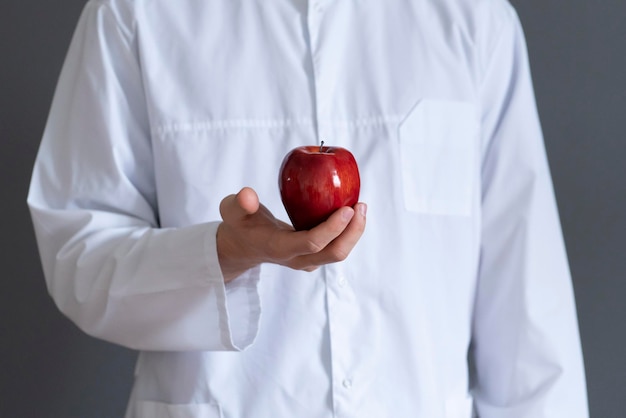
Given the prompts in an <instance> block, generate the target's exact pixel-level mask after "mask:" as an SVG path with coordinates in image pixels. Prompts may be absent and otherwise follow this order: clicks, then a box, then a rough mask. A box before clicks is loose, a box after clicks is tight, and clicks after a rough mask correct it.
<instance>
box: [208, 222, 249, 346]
mask: <svg viewBox="0 0 626 418" xmlns="http://www.w3.org/2000/svg"><path fill="white" fill-rule="evenodd" d="M218 227H219V222H212V223H209V224H208V231H207V235H206V240H205V249H206V257H207V262H208V265H209V272H210V275H211V276H212V280H216V281H218V282H219V286H218V288H219V290H218V309H219V312H220V324H219V326H220V337H221V341H222V345H223V346H224V348H225V349H226V350H234V351H241V350H244V349H246V348H247V347H249V346H250V345H251V344H252V343H253V342H254V340H255V338H256V335H257V333H258V329H259V321H260V317H261V302H260V296H259V291H258V283H259V278H260V275H261V267H260V266H257V267H254V268H252V269H250V270H248V271H246V272H244V273H243V274H241V275H240V276H239V277H237V278H236V279H234V280H231V281H230V282H228V283H225V282H224V276H223V275H222V270H221V267H220V263H219V259H218V256H217V241H216V236H217V228H218Z"/></svg>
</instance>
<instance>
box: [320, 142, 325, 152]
mask: <svg viewBox="0 0 626 418" xmlns="http://www.w3.org/2000/svg"><path fill="white" fill-rule="evenodd" d="M322 148H324V141H322V143H321V144H320V152H324V151H322Z"/></svg>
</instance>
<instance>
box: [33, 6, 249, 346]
mask: <svg viewBox="0 0 626 418" xmlns="http://www.w3.org/2000/svg"><path fill="white" fill-rule="evenodd" d="M119 3H131V2H119ZM115 4H117V3H113V2H100V1H91V2H89V3H87V5H86V7H85V9H84V11H83V14H82V16H81V18H80V20H79V23H78V26H77V28H76V31H75V34H74V38H73V40H72V43H71V46H70V49H69V52H68V55H67V57H66V61H65V64H64V67H63V70H62V72H61V76H60V79H59V83H58V86H57V90H56V92H55V97H54V100H53V104H52V108H51V111H50V115H49V119H48V122H47V126H46V129H45V133H44V137H43V139H42V143H41V146H40V149H39V153H38V155H37V158H36V162H35V167H34V170H33V176H32V180H31V186H30V190H29V196H28V205H29V208H30V211H31V215H32V219H33V223H34V229H35V233H36V237H37V241H38V245H39V251H40V256H41V259H42V265H43V270H44V274H45V278H46V282H47V286H48V290H49V292H50V294H51V296H52V298H53V299H54V301H55V302H56V304H57V306H58V307H59V309H60V310H61V311H62V312H63V313H64V314H65V315H66V316H68V317H69V318H70V319H71V320H72V321H74V322H75V323H76V324H77V325H78V326H79V327H80V328H81V329H82V330H84V331H85V332H87V333H88V334H90V335H93V336H95V337H98V338H101V339H104V340H107V341H110V342H113V343H117V344H120V345H123V346H127V347H130V348H134V349H141V350H173V351H178V350H239V349H243V348H245V347H247V346H248V345H250V344H251V343H252V341H253V339H254V337H255V335H256V332H257V327H258V321H259V315H260V304H259V297H258V292H257V281H258V277H259V271H258V269H253V270H251V271H249V272H247V273H246V274H244V275H243V276H242V277H240V278H238V279H236V280H235V281H233V282H231V283H230V284H229V285H228V286H225V285H224V280H223V276H222V274H221V270H220V266H219V263H218V259H217V252H216V244H215V237H216V231H217V227H218V222H217V221H216V222H208V223H205V224H200V225H192V226H188V227H183V228H160V227H159V225H158V224H159V222H158V208H157V203H156V202H157V198H156V186H155V176H154V167H153V160H152V152H151V142H150V129H149V123H148V112H147V106H146V102H145V94H144V91H143V86H142V78H141V68H140V64H139V59H138V53H137V51H136V44H135V40H134V34H133V31H134V29H133V25H132V16H131V14H130V13H129V11H128V10H121V9H120V8H119V6H114V5H115ZM129 16H130V17H129Z"/></svg>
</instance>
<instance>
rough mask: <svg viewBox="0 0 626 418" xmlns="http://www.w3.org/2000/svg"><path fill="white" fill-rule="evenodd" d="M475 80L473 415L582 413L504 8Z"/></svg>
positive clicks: (576, 357)
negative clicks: (477, 216)
mask: <svg viewBox="0 0 626 418" xmlns="http://www.w3.org/2000/svg"><path fill="white" fill-rule="evenodd" d="M505 16H506V18H505V19H503V21H504V23H502V24H501V25H500V29H499V32H498V33H496V34H495V36H494V34H492V36H490V40H493V42H491V47H490V49H489V51H487V53H485V60H484V67H483V70H484V71H483V76H482V81H481V100H482V126H483V132H482V135H483V136H482V140H483V142H482V144H483V163H482V241H481V263H480V272H479V277H478V287H477V295H476V303H475V310H474V322H473V343H472V344H473V349H472V352H473V357H474V364H475V368H476V370H475V372H476V373H475V382H474V387H473V396H474V399H475V406H476V409H477V412H478V416H479V417H481V418H505V417H506V418H531V417H532V418H562V417H568V418H582V417H587V416H588V412H587V411H588V409H587V395H586V386H585V375H584V367H583V359H582V352H581V343H580V338H579V331H578V324H577V316H576V308H575V301H574V294H573V289H572V284H571V277H570V272H569V267H568V262H567V256H566V252H565V247H564V242H563V239H562V232H561V227H560V222H559V217H558V211H557V206H556V202H555V196H554V193H553V187H552V183H551V178H550V172H549V167H548V161H547V158H546V153H545V149H544V144H543V138H542V132H541V127H540V122H539V118H538V115H537V111H536V106H535V98H534V93H533V88H532V80H531V76H530V70H529V63H528V58H527V52H526V45H525V41H524V37H523V33H522V29H521V25H520V22H519V19H518V17H517V15H516V14H515V12H514V10H513V9H507V12H506V13H505Z"/></svg>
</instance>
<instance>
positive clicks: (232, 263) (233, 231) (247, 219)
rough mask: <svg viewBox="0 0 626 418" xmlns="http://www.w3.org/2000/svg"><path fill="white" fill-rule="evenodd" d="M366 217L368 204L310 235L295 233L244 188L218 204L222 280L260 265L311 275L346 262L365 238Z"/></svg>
mask: <svg viewBox="0 0 626 418" xmlns="http://www.w3.org/2000/svg"><path fill="white" fill-rule="evenodd" d="M366 211H367V206H366V205H365V204H364V203H357V204H356V205H355V206H354V208H350V207H347V206H346V207H343V208H341V209H338V210H337V211H336V212H335V213H333V214H332V215H331V216H330V218H328V220H327V221H325V222H323V223H322V224H320V225H318V226H316V227H315V228H313V229H311V230H309V231H295V230H294V229H293V227H292V226H291V225H289V224H287V223H285V222H282V221H280V220H278V219H276V218H275V217H274V215H272V213H271V212H270V211H269V210H268V209H267V208H266V207H265V206H263V205H261V204H260V202H259V198H258V196H257V194H256V192H255V191H254V190H253V189H251V188H249V187H244V188H243V189H241V191H240V192H239V193H238V194H236V195H230V196H227V197H225V198H224V199H223V200H222V202H221V204H220V214H221V216H222V219H223V222H222V223H221V224H220V226H219V227H218V230H217V254H218V258H219V262H220V266H221V268H222V274H223V275H224V280H225V281H226V282H229V281H231V280H233V279H234V278H235V277H237V276H239V275H240V274H242V273H243V272H245V271H246V270H248V269H250V268H252V267H254V266H257V265H259V264H261V263H274V264H280V265H283V266H287V267H290V268H293V269H296V270H305V271H313V270H315V269H317V268H318V267H319V266H321V265H324V264H329V263H334V262H337V261H342V260H344V259H345V258H346V257H347V256H348V254H350V251H352V248H354V246H355V245H356V243H357V241H358V240H359V238H360V237H361V235H362V234H363V231H364V229H365V214H366Z"/></svg>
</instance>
